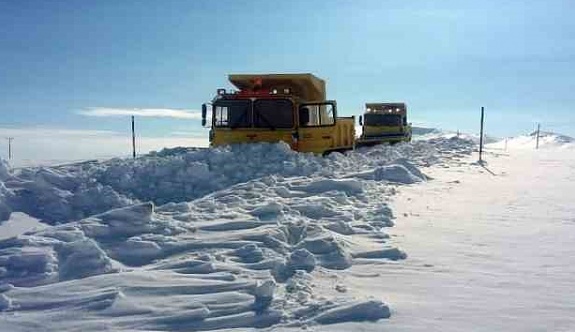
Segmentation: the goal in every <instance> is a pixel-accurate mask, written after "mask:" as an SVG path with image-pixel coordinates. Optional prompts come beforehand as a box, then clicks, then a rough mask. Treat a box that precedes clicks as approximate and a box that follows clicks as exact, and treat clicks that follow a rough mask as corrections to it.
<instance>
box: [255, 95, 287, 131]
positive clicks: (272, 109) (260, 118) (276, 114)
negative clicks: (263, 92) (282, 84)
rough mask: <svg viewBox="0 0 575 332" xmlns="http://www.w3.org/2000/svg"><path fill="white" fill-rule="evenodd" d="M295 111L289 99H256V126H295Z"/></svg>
mask: <svg viewBox="0 0 575 332" xmlns="http://www.w3.org/2000/svg"><path fill="white" fill-rule="evenodd" d="M293 113H294V112H293V103H292V102H291V101H290V100H288V99H258V100H256V101H254V127H256V128H271V129H275V128H293V124H294V121H293V118H294V114H293Z"/></svg>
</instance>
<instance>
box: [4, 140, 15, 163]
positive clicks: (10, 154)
mask: <svg viewBox="0 0 575 332" xmlns="http://www.w3.org/2000/svg"><path fill="white" fill-rule="evenodd" d="M6 139H7V140H8V160H12V141H13V140H14V137H8V138H6Z"/></svg>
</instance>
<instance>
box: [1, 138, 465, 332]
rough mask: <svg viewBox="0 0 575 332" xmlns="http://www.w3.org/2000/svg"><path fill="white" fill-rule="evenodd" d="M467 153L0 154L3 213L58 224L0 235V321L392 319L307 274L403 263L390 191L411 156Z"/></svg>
mask: <svg viewBox="0 0 575 332" xmlns="http://www.w3.org/2000/svg"><path fill="white" fill-rule="evenodd" d="M472 149H473V143H471V142H469V141H465V140H459V139H443V138H437V139H435V140H429V141H426V142H419V143H414V144H401V145H397V146H394V147H390V146H380V147H377V148H371V149H363V150H358V151H354V152H350V153H349V154H348V155H346V156H344V155H341V154H332V155H330V156H328V157H326V158H322V157H319V156H314V155H311V154H298V153H295V152H293V151H291V150H289V148H288V147H287V145H285V144H259V145H246V146H235V147H230V148H219V149H198V148H192V149H170V150H164V151H161V152H159V153H155V154H152V155H148V156H144V157H140V158H138V159H137V160H136V161H132V160H129V159H113V160H110V161H107V162H96V161H87V162H84V163H79V164H74V165H65V166H59V167H51V168H49V167H41V168H28V169H21V170H17V171H15V172H9V171H8V167H7V166H6V165H2V168H0V180H1V181H2V185H1V188H2V191H1V193H2V200H1V201H0V202H2V206H1V208H2V209H1V210H0V212H1V214H2V216H3V219H6V218H7V217H9V216H10V215H11V213H13V212H22V213H26V214H27V215H29V216H31V217H34V218H37V219H40V220H41V221H42V222H44V223H47V224H50V225H53V226H50V227H46V228H45V229H42V230H37V231H31V232H28V233H25V234H22V235H20V236H18V237H15V238H9V239H5V240H3V241H0V272H1V273H0V283H1V284H2V285H3V286H2V288H1V289H2V294H1V301H0V303H1V306H0V308H1V310H3V314H2V316H1V317H2V320H0V322H1V323H0V324H2V325H0V327H3V328H5V329H11V330H15V329H21V330H34V329H41V328H47V329H51V330H74V329H77V328H81V329H82V330H102V329H108V328H109V329H120V330H130V329H132V330H133V329H136V330H142V329H144V330H174V329H185V330H214V329H222V328H248V327H266V326H315V325H318V324H319V325H321V324H333V323H338V322H344V321H357V320H359V321H364V320H378V319H381V318H387V317H389V315H390V313H389V307H388V305H387V303H386V302H384V301H383V300H384V298H381V297H377V298H373V297H369V296H363V297H357V296H354V295H353V294H349V293H347V292H346V287H347V286H346V285H345V284H337V285H334V288H333V292H335V293H334V294H331V293H330V292H322V291H319V292H318V291H316V290H315V285H316V279H318V278H319V279H321V278H322V277H321V276H326V278H332V276H337V273H338V271H342V270H345V269H348V268H350V267H351V266H353V265H354V264H359V263H365V262H370V261H399V260H403V259H405V257H406V254H405V252H403V251H402V250H400V249H398V248H396V247H393V246H389V245H387V240H388V236H387V234H386V233H385V232H384V229H385V228H387V227H389V226H392V225H393V222H392V218H393V216H392V212H391V210H390V209H389V207H388V199H389V197H390V196H392V195H393V193H394V192H395V190H396V188H397V186H401V185H404V184H413V183H417V182H421V181H425V180H426V176H425V175H423V174H422V173H421V172H420V170H419V169H418V167H419V166H429V165H433V164H443V163H446V162H450V161H452V160H454V159H458V158H461V157H463V156H465V155H466V154H468V153H470V152H471V150H472ZM315 274H318V275H319V277H316V276H315ZM40 317H42V318H41V319H40ZM79 317H80V318H81V319H80V320H79V319H78V318H79Z"/></svg>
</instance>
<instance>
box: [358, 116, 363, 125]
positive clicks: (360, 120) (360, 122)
mask: <svg viewBox="0 0 575 332" xmlns="http://www.w3.org/2000/svg"><path fill="white" fill-rule="evenodd" d="M359 125H360V126H363V116H361V115H360V116H359Z"/></svg>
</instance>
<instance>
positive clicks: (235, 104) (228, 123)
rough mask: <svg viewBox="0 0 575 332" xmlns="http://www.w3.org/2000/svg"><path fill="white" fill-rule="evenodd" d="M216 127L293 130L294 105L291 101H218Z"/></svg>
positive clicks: (215, 108) (215, 110)
mask: <svg viewBox="0 0 575 332" xmlns="http://www.w3.org/2000/svg"><path fill="white" fill-rule="evenodd" d="M214 125H215V126H216V127H229V128H252V127H254V128H270V129H272V130H273V129H276V128H293V126H294V114H293V103H292V102H291V101H290V100H289V99H257V100H255V101H254V102H253V103H252V101H251V100H246V99H239V100H238V99H235V100H218V101H216V102H215V103H214Z"/></svg>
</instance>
